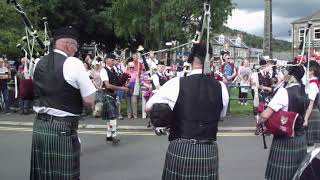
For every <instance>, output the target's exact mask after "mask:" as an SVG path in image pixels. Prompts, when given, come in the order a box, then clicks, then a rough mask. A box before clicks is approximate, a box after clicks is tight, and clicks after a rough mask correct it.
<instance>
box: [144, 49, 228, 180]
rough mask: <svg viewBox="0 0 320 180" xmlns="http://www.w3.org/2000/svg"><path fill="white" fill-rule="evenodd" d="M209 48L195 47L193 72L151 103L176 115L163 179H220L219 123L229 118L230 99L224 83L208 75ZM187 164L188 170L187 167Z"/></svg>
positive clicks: (170, 84) (168, 85) (169, 85)
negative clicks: (223, 118) (206, 64)
mask: <svg viewBox="0 0 320 180" xmlns="http://www.w3.org/2000/svg"><path fill="white" fill-rule="evenodd" d="M205 56H206V47H205V46H203V45H194V48H193V54H192V55H191V56H190V63H192V71H191V73H190V75H189V76H187V77H182V78H179V77H175V78H173V79H171V80H169V81H168V82H166V83H165V84H164V85H163V86H162V87H161V88H160V89H159V91H158V92H157V93H156V94H155V95H154V96H152V97H151V99H150V100H149V101H148V102H147V105H146V109H145V110H146V111H150V110H151V108H152V106H153V105H154V104H156V103H164V104H168V105H169V107H170V108H171V110H172V113H173V116H174V118H173V121H172V122H171V124H170V125H168V126H169V127H170V128H171V129H170V135H169V141H170V144H169V147H168V150H167V155H166V160H165V164H164V168H163V174H162V179H163V180H173V179H197V178H198V177H202V178H201V179H208V180H209V179H210V180H216V179H218V176H219V174H218V167H219V162H218V145H217V143H216V135H217V131H218V127H217V125H218V121H219V119H220V117H222V116H225V114H226V110H227V106H228V101H229V95H228V91H227V87H226V85H225V84H224V83H222V82H220V81H217V80H215V79H213V78H212V77H210V76H208V75H204V74H203V73H202V71H203V64H204V61H205ZM186 164H187V165H188V166H186Z"/></svg>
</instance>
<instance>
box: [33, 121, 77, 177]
mask: <svg viewBox="0 0 320 180" xmlns="http://www.w3.org/2000/svg"><path fill="white" fill-rule="evenodd" d="M77 127H78V123H70V122H55V121H43V120H35V122H34V126H33V134H32V149H31V168H30V180H74V179H79V177H80V143H79V141H78V135H77ZM61 132H66V133H63V134H61Z"/></svg>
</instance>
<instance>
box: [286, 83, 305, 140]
mask: <svg viewBox="0 0 320 180" xmlns="http://www.w3.org/2000/svg"><path fill="white" fill-rule="evenodd" d="M286 89H287V92H288V98H289V106H288V111H293V112H297V113H299V116H298V118H297V120H296V123H295V126H294V131H295V134H296V135H298V136H299V135H302V134H304V128H303V122H304V115H305V113H306V109H307V95H306V94H305V92H304V88H301V87H300V86H292V87H288V88H286Z"/></svg>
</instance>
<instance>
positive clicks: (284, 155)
mask: <svg viewBox="0 0 320 180" xmlns="http://www.w3.org/2000/svg"><path fill="white" fill-rule="evenodd" d="M306 155H307V143H306V136H305V135H302V136H295V137H293V138H280V137H274V138H273V140H272V144H271V148H270V153H269V159H268V163H267V169H266V173H265V178H266V179H268V180H291V179H292V178H293V176H294V174H295V173H296V171H297V169H298V167H299V165H300V163H301V162H302V160H303V159H304V157H305V156H306Z"/></svg>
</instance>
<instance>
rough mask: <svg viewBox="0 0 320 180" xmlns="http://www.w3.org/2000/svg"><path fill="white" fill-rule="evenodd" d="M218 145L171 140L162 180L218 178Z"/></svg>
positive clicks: (215, 179) (209, 179)
mask: <svg viewBox="0 0 320 180" xmlns="http://www.w3.org/2000/svg"><path fill="white" fill-rule="evenodd" d="M218 157H219V156H218V145H217V143H214V144H188V143H182V142H178V141H177V140H174V141H171V142H170V144H169V147H168V150H167V154H166V159H165V163H164V169H163V174H162V180H218V179H219V173H218V168H219V158H218Z"/></svg>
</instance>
